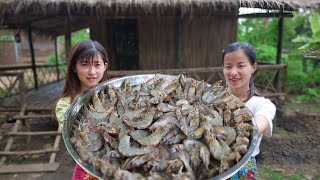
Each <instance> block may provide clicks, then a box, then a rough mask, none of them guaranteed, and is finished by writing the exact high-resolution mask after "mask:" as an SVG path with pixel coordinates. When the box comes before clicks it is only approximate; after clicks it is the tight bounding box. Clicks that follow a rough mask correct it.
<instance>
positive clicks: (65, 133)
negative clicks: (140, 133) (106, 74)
mask: <svg viewBox="0 0 320 180" xmlns="http://www.w3.org/2000/svg"><path fill="white" fill-rule="evenodd" d="M155 76H159V77H163V78H167V79H171V78H174V77H175V76H173V75H163V74H144V75H134V76H125V77H122V78H118V79H114V80H110V81H108V82H105V83H102V84H100V85H98V86H96V87H95V88H92V89H90V90H88V91H85V92H84V93H82V94H81V95H80V96H79V97H78V98H77V99H76V100H75V101H74V102H73V103H72V104H71V106H70V108H69V109H68V110H67V112H66V114H65V120H64V125H63V129H62V137H63V140H64V143H65V145H66V147H67V150H68V152H69V154H70V155H71V156H72V158H73V159H74V160H75V161H76V162H77V164H78V165H79V166H81V167H82V168H83V169H84V170H85V171H87V172H88V173H90V174H92V175H94V176H95V177H97V178H100V179H103V174H102V173H101V172H99V171H96V170H94V168H93V166H91V165H90V164H88V163H86V162H85V161H82V160H81V159H80V156H79V154H78V152H77V151H76V150H75V148H74V146H73V145H72V143H71V141H70V135H71V130H72V125H73V124H74V123H75V119H76V118H77V115H78V113H79V111H80V110H81V108H82V106H83V105H84V104H86V103H88V102H89V101H90V99H91V97H92V96H93V93H94V92H96V91H101V90H103V89H105V87H106V86H114V87H120V85H121V84H122V82H123V81H124V80H126V79H127V80H129V81H130V83H131V84H133V85H134V84H139V83H142V82H146V81H147V80H149V79H151V78H153V77H155ZM252 123H253V125H254V129H253V132H252V135H251V137H252V138H251V144H250V147H249V150H248V152H247V154H245V156H244V157H242V159H241V160H240V161H239V162H238V163H237V164H235V165H234V166H232V167H231V168H230V169H228V170H227V171H225V172H223V173H221V174H219V175H217V176H215V177H212V178H210V179H212V180H221V179H228V178H230V177H231V176H233V175H234V174H235V173H236V172H238V171H239V170H240V168H241V167H242V166H243V165H244V164H245V163H246V162H247V161H248V160H249V159H250V157H251V155H252V153H253V150H254V148H255V147H256V145H257V142H258V130H257V125H256V123H255V121H254V120H252Z"/></svg>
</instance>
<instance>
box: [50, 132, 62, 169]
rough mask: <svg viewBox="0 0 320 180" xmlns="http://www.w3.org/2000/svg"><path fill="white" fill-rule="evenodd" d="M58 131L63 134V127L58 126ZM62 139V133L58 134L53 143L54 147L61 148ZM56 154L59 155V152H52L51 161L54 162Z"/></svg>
mask: <svg viewBox="0 0 320 180" xmlns="http://www.w3.org/2000/svg"><path fill="white" fill-rule="evenodd" d="M58 132H59V133H60V134H61V127H60V126H59V127H58ZM60 139H61V135H57V136H56V138H55V140H54V143H53V148H54V149H57V148H59V143H60ZM56 156H57V153H55V152H54V153H52V154H51V155H50V159H49V163H54V160H55V159H56Z"/></svg>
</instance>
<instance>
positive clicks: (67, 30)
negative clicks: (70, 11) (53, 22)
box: [65, 17, 71, 60]
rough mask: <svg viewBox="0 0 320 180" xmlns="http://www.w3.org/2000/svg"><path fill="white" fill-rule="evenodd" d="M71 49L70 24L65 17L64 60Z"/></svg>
mask: <svg viewBox="0 0 320 180" xmlns="http://www.w3.org/2000/svg"><path fill="white" fill-rule="evenodd" d="M70 49H71V24H70V19H69V17H67V19H66V21H65V50H66V60H67V59H68V54H69V52H70Z"/></svg>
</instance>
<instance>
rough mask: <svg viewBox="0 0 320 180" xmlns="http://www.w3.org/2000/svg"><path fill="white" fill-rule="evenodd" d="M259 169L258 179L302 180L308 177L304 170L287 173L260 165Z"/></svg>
mask: <svg viewBox="0 0 320 180" xmlns="http://www.w3.org/2000/svg"><path fill="white" fill-rule="evenodd" d="M257 170H258V179H272V180H282V179H287V180H301V179H306V177H305V175H304V173H303V172H302V171H297V172H295V174H293V175H286V173H284V172H279V171H275V170H273V169H271V168H270V167H268V166H259V167H258V168H257Z"/></svg>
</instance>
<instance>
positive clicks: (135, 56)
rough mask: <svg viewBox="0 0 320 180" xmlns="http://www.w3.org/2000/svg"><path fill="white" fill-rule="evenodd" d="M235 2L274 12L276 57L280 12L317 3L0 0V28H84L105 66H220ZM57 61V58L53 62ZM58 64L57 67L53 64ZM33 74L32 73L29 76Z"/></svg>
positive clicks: (52, 32)
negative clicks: (104, 56) (97, 44)
mask: <svg viewBox="0 0 320 180" xmlns="http://www.w3.org/2000/svg"><path fill="white" fill-rule="evenodd" d="M240 7H254V8H262V9H268V10H269V11H268V12H267V13H258V14H254V15H252V14H250V15H241V16H242V17H276V18H279V46H278V55H277V63H278V64H280V63H281V62H280V59H281V33H282V29H281V28H282V23H283V17H285V16H290V13H291V12H292V11H293V10H295V9H297V8H314V9H320V3H319V1H318V0H304V1H300V0H131V1H130V0H90V1H88V0H0V12H1V14H0V20H1V21H0V22H1V24H0V25H1V27H2V28H7V29H26V30H27V31H28V32H29V33H28V34H29V42H30V49H31V59H32V62H33V63H32V66H33V68H32V69H33V73H34V74H36V67H35V66H36V64H35V60H34V58H35V57H34V53H33V44H32V33H33V32H36V33H41V34H46V35H48V36H52V37H57V36H60V35H65V37H66V52H68V51H69V48H70V44H71V41H70V39H71V36H70V32H73V31H76V30H79V29H82V28H89V29H90V33H91V34H90V37H91V39H94V40H97V41H99V42H100V43H101V44H102V45H103V46H104V47H105V48H106V49H107V52H108V54H109V57H110V59H111V61H110V63H109V64H110V69H111V70H159V69H161V70H163V69H181V68H207V67H221V64H222V62H221V52H222V49H223V48H224V47H225V46H226V45H227V44H228V43H230V42H233V41H236V39H237V24H238V18H239V17H240V16H239V8H240ZM57 64H58V63H57ZM57 69H58V68H57ZM36 78H37V76H36V75H34V79H35V80H34V81H35V82H37V80H36Z"/></svg>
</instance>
